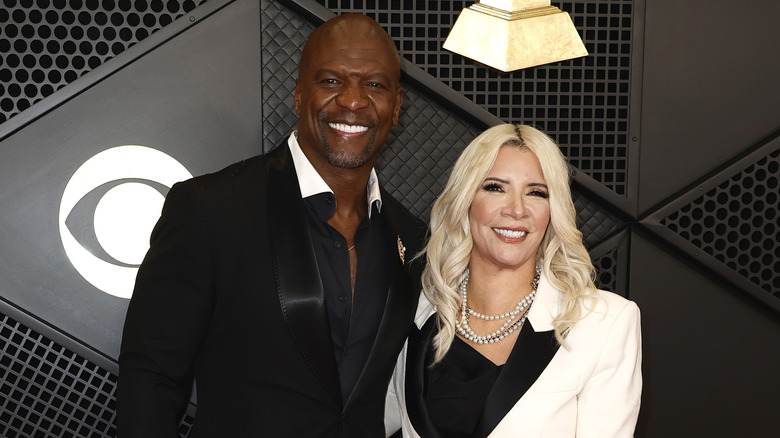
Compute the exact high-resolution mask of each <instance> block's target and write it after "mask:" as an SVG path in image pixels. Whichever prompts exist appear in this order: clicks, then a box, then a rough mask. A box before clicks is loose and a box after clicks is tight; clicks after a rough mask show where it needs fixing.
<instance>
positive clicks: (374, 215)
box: [304, 192, 390, 403]
mask: <svg viewBox="0 0 780 438" xmlns="http://www.w3.org/2000/svg"><path fill="white" fill-rule="evenodd" d="M304 201H305V204H306V207H307V213H308V224H309V231H310V232H311V237H312V242H313V245H314V252H315V255H316V258H317V265H318V268H319V273H320V279H321V280H322V285H323V287H324V289H325V304H326V307H327V309H328V319H329V321H330V331H331V338H332V340H333V353H334V355H335V359H336V365H337V367H338V372H339V379H340V382H341V396H342V403H346V401H347V400H348V399H349V395H350V394H351V393H352V390H353V389H354V387H355V384H356V383H357V380H358V378H359V377H360V373H361V372H362V371H363V367H364V366H365V364H366V361H367V360H368V355H369V353H370V352H371V347H373V345H374V339H375V338H376V334H377V331H378V330H379V324H380V322H381V320H382V314H383V312H384V307H385V301H386V300H387V292H388V289H389V287H390V269H389V266H390V260H389V248H388V247H387V242H386V239H385V237H384V236H385V235H386V230H385V227H386V226H388V225H387V220H386V218H385V215H383V214H381V212H380V209H379V208H378V205H379V202H377V201H375V202H373V203H372V204H371V209H372V211H371V214H370V216H369V215H366V216H365V217H364V218H363V220H362V221H361V222H360V225H358V228H357V231H355V236H354V243H355V248H354V249H352V251H357V271H356V276H355V291H354V294H353V293H352V285H351V280H352V279H351V275H350V267H349V251H350V250H349V248H348V246H347V239H346V238H345V237H344V236H342V235H341V233H339V232H338V231H336V229H335V228H333V227H331V226H330V225H329V224H328V219H330V218H331V217H332V216H333V214H334V213H335V211H336V200H335V197H334V195H333V193H329V192H328V193H318V194H316V195H312V196H309V197H307V198H305V199H304Z"/></svg>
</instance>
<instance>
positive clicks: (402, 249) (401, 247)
mask: <svg viewBox="0 0 780 438" xmlns="http://www.w3.org/2000/svg"><path fill="white" fill-rule="evenodd" d="M404 255H406V247H405V246H404V243H403V242H401V236H398V258H400V259H401V263H402V264H403V263H404Z"/></svg>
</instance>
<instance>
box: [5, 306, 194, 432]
mask: <svg viewBox="0 0 780 438" xmlns="http://www.w3.org/2000/svg"><path fill="white" fill-rule="evenodd" d="M6 310H7V309H6V308H5V304H4V303H2V302H0V436H2V437H3V438H17V437H18V438H30V437H35V438H64V437H90V438H96V437H114V436H116V425H115V421H116V413H115V411H116V383H117V376H116V374H115V373H112V372H110V371H108V370H106V368H105V367H104V366H100V365H98V364H97V363H96V361H94V360H90V359H89V358H88V357H86V355H81V354H78V353H76V352H74V348H73V347H72V346H71V347H67V346H66V345H72V343H73V341H72V339H69V338H65V337H64V336H63V337H62V339H61V340H60V341H57V340H54V339H52V337H49V336H45V335H43V334H41V333H40V332H39V331H37V330H35V329H33V328H31V327H30V326H29V325H26V324H24V323H23V322H21V321H19V320H17V319H19V318H16V319H15V318H14V317H11V316H9V315H7V314H6ZM33 324H38V323H37V322H33ZM56 337H57V338H60V336H56ZM193 412H194V410H193V409H192V406H190V411H188V415H185V416H184V418H183V420H182V421H181V422H180V425H179V436H180V437H186V436H187V435H188V433H189V431H190V429H191V427H192V423H193V421H194V418H193V416H192V413H193Z"/></svg>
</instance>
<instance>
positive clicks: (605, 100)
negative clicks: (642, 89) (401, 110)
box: [318, 0, 633, 196]
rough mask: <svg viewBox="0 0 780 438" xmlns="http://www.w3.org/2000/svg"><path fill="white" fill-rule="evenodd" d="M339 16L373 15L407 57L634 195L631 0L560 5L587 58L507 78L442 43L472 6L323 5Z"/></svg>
mask: <svg viewBox="0 0 780 438" xmlns="http://www.w3.org/2000/svg"><path fill="white" fill-rule="evenodd" d="M318 2H319V3H321V4H322V5H324V6H326V7H328V8H330V9H331V10H333V11H334V12H337V13H343V12H361V13H365V14H367V15H369V16H372V17H373V18H375V19H376V20H377V21H378V22H379V23H380V24H382V25H383V26H384V27H385V28H386V29H387V31H388V33H389V34H390V36H392V37H393V39H394V40H395V41H396V43H397V45H398V46H399V51H400V52H401V55H402V56H403V57H404V58H406V59H408V60H409V61H411V62H413V63H415V64H416V65H417V66H418V67H420V68H422V69H424V70H425V71H427V72H428V73H429V74H430V75H432V76H434V77H436V78H438V79H439V80H441V81H442V82H443V83H445V84H447V85H449V86H450V87H452V88H453V89H454V90H456V91H458V92H460V93H462V94H463V95H464V96H466V97H468V98H469V99H471V100H472V101H474V102H475V103H476V104H477V105H479V106H481V107H483V108H485V109H487V110H488V111H490V112H491V113H493V114H494V115H496V116H497V117H498V118H500V119H501V120H502V121H505V122H513V123H520V122H522V123H526V124H531V125H535V126H538V127H540V128H541V129H542V130H544V131H545V132H547V133H548V134H550V135H551V136H552V137H553V138H555V139H556V141H558V143H559V144H560V145H561V148H562V149H563V151H564V154H565V155H566V156H567V157H568V159H569V162H570V163H571V164H572V165H574V166H575V167H577V168H578V169H580V170H582V171H583V172H584V173H586V174H587V175H589V176H591V177H592V178H593V179H595V180H596V181H598V182H600V183H601V184H603V185H604V186H606V187H607V188H609V189H610V190H612V191H614V192H615V193H617V194H618V195H622V196H625V195H627V194H628V189H627V183H628V180H629V178H628V176H627V172H628V167H629V166H628V144H629V103H630V102H629V89H630V81H631V55H632V38H633V31H632V26H633V0H588V1H573V2H572V1H569V2H555V6H558V7H559V8H560V9H561V10H564V11H566V12H568V13H569V14H570V15H571V17H572V20H573V21H574V24H575V26H576V28H577V30H578V31H579V33H580V36H581V37H582V39H583V42H584V43H585V47H586V48H587V49H588V52H589V53H590V55H589V56H587V57H585V58H578V59H574V60H570V61H563V62H559V63H554V64H548V65H544V66H540V67H535V68H529V69H524V70H520V71H517V72H513V73H509V74H505V73H501V72H497V71H493V70H488V69H486V68H485V67H483V66H480V65H478V64H475V63H474V62H473V61H471V60H469V59H466V58H464V57H462V56H460V55H457V54H454V53H452V52H449V51H446V50H444V49H443V48H442V44H444V41H445V40H446V38H447V35H449V31H450V29H451V27H452V25H453V24H454V23H455V20H456V19H457V16H458V14H460V11H461V10H462V9H463V8H464V7H468V6H470V5H471V4H473V3H474V2H473V1H415V0H374V1H372V0H354V1H349V0H318Z"/></svg>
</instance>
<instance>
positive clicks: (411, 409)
mask: <svg viewBox="0 0 780 438" xmlns="http://www.w3.org/2000/svg"><path fill="white" fill-rule="evenodd" d="M435 332H436V316H435V315H432V316H430V317H429V318H428V320H427V321H426V322H425V325H423V327H422V328H421V329H420V330H417V329H416V327H415V330H413V331H412V334H411V335H410V336H409V344H408V346H407V350H406V382H405V388H404V389H405V392H406V400H404V402H405V403H406V411H407V413H408V414H409V420H410V421H411V423H412V426H414V430H415V431H416V432H417V434H418V435H419V436H421V437H426V438H439V437H441V435H440V434H439V431H438V430H436V427H434V425H433V423H431V419H430V417H429V416H428V409H427V408H426V407H425V400H424V398H423V389H424V386H425V369H426V367H427V366H428V360H429V357H428V350H429V348H430V345H431V340H432V339H433V335H434V334H435Z"/></svg>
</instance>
